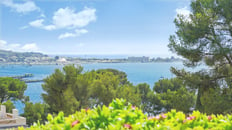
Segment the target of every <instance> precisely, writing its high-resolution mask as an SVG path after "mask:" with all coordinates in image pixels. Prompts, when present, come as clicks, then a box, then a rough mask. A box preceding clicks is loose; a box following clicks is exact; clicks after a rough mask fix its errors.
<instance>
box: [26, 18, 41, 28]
mask: <svg viewBox="0 0 232 130" xmlns="http://www.w3.org/2000/svg"><path fill="white" fill-rule="evenodd" d="M43 22H44V19H38V20H35V21H32V22H30V23H29V25H30V26H32V27H43V26H44V25H43Z"/></svg>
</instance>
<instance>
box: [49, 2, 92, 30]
mask: <svg viewBox="0 0 232 130" xmlns="http://www.w3.org/2000/svg"><path fill="white" fill-rule="evenodd" d="M95 12H96V9H92V8H87V7H85V8H84V10H82V11H80V12H75V10H73V9H70V8H68V7H66V8H60V9H58V10H57V11H56V12H55V13H54V16H53V24H54V25H55V26H56V27H57V28H66V27H74V28H75V27H84V26H86V25H88V24H89V23H90V22H93V21H96V15H95Z"/></svg>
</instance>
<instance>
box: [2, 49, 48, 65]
mask: <svg viewBox="0 0 232 130" xmlns="http://www.w3.org/2000/svg"><path fill="white" fill-rule="evenodd" d="M42 57H48V55H44V54H42V53H38V52H13V51H7V50H0V61H5V62H12V61H13V62H23V61H24V60H25V59H27V58H42Z"/></svg>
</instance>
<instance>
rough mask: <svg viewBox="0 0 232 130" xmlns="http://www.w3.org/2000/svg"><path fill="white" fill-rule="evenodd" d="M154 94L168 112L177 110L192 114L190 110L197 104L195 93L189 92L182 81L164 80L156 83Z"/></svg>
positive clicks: (175, 79) (174, 79)
mask: <svg viewBox="0 0 232 130" xmlns="http://www.w3.org/2000/svg"><path fill="white" fill-rule="evenodd" d="M153 89H154V92H156V95H155V96H156V97H157V98H158V100H160V102H159V103H160V104H159V105H160V106H163V108H165V109H166V110H167V111H170V110H171V109H176V110H178V111H183V112H185V113H188V112H190V108H193V107H194V104H195V92H194V91H193V92H191V91H189V90H187V88H186V87H185V85H184V83H183V81H182V80H180V79H177V78H173V79H170V80H169V79H163V80H159V82H156V83H155V86H154V88H153Z"/></svg>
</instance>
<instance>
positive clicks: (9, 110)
mask: <svg viewBox="0 0 232 130" xmlns="http://www.w3.org/2000/svg"><path fill="white" fill-rule="evenodd" d="M0 105H1V103H0ZM2 105H5V106H6V112H7V113H12V109H14V108H15V106H14V103H13V102H12V101H11V100H7V101H6V102H4V103H2Z"/></svg>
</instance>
